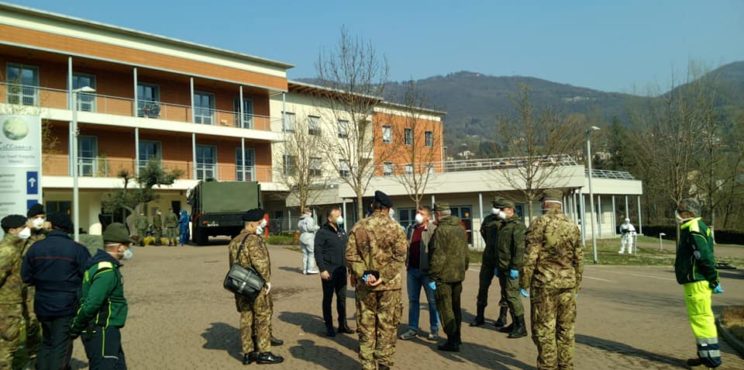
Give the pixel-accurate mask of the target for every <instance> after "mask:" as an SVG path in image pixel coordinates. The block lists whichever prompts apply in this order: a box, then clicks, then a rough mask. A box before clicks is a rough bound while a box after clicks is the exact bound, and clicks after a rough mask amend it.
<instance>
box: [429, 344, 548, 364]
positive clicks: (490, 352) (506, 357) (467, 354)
mask: <svg viewBox="0 0 744 370" xmlns="http://www.w3.org/2000/svg"><path fill="white" fill-rule="evenodd" d="M444 338H446V336H445V337H444ZM441 343H444V342H443V341H440V342H439V343H435V344H433V345H431V346H430V347H429V348H431V350H432V351H433V352H435V353H437V354H438V355H440V356H442V357H444V358H446V359H447V360H449V361H452V362H456V363H463V364H464V363H466V362H470V363H474V364H477V365H478V366H481V367H484V368H486V369H498V370H501V369H509V368H514V367H516V368H519V369H530V370H535V367H534V366H532V365H528V364H526V363H524V362H522V361H519V360H518V359H517V358H516V356H514V355H513V354H511V353H509V352H504V351H500V350H498V349H495V348H491V347H486V346H482V345H480V344H477V343H468V342H465V343H463V344H462V346H461V347H460V352H444V351H440V350H438V349H437V345H438V344H441ZM531 344H532V343H531V342H530V341H529V340H528V339H526V340H525V345H531Z"/></svg>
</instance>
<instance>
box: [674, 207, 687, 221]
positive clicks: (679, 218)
mask: <svg viewBox="0 0 744 370" xmlns="http://www.w3.org/2000/svg"><path fill="white" fill-rule="evenodd" d="M674 219H675V220H676V221H677V223H678V224H681V223H683V222H685V219H684V218H682V216H680V215H679V212H677V210H676V209H675V210H674Z"/></svg>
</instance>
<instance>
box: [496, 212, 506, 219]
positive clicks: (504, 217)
mask: <svg viewBox="0 0 744 370" xmlns="http://www.w3.org/2000/svg"><path fill="white" fill-rule="evenodd" d="M496 217H498V218H499V219H500V220H506V213H504V211H499V214H498V215H496Z"/></svg>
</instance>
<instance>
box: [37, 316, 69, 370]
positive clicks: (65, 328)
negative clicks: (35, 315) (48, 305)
mask: <svg viewBox="0 0 744 370" xmlns="http://www.w3.org/2000/svg"><path fill="white" fill-rule="evenodd" d="M72 319H73V317H72V316H67V317H58V318H54V319H49V318H44V319H42V318H39V322H40V323H41V333H42V339H41V346H40V347H39V354H38V355H37V356H36V369H37V370H67V369H69V368H70V359H71V358H72V339H71V338H70V324H71V323H72Z"/></svg>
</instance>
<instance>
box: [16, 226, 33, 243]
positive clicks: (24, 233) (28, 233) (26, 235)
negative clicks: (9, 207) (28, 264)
mask: <svg viewBox="0 0 744 370" xmlns="http://www.w3.org/2000/svg"><path fill="white" fill-rule="evenodd" d="M18 237H19V238H21V239H23V240H26V239H28V238H30V237H31V229H29V228H27V227H24V228H23V230H21V232H19V233H18Z"/></svg>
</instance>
